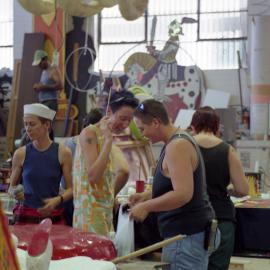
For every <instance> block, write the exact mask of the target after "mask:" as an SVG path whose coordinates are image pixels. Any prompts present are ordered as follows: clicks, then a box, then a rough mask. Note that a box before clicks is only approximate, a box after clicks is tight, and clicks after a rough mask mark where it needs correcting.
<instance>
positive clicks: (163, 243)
mask: <svg viewBox="0 0 270 270" xmlns="http://www.w3.org/2000/svg"><path fill="white" fill-rule="evenodd" d="M184 237H185V236H184V235H177V236H174V237H171V238H169V239H166V240H163V241H161V242H158V243H156V244H154V245H151V246H148V247H145V248H142V249H139V250H136V251H134V252H131V253H129V254H128V255H125V256H121V257H117V258H115V259H114V260H112V262H113V263H115V264H117V263H120V262H123V261H126V260H129V259H134V258H136V257H139V256H141V255H143V254H146V253H149V252H152V251H154V250H157V249H160V248H162V247H164V246H167V245H169V244H171V243H173V242H176V241H178V240H182V239H183V238H184Z"/></svg>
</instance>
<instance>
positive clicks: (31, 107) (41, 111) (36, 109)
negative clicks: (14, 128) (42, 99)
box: [23, 103, 56, 120]
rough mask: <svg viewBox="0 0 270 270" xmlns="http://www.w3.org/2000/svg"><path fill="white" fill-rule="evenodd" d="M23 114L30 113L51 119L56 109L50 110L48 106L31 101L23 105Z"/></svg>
mask: <svg viewBox="0 0 270 270" xmlns="http://www.w3.org/2000/svg"><path fill="white" fill-rule="evenodd" d="M23 114H24V115H26V114H31V115H36V116H39V117H42V118H45V119H49V120H53V119H54V116H55V114H56V111H54V110H51V109H50V108H49V107H47V106H45V105H43V104H40V103H33V104H26V105H24V106H23Z"/></svg>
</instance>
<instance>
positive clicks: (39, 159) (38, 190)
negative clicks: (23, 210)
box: [22, 142, 62, 208]
mask: <svg viewBox="0 0 270 270" xmlns="http://www.w3.org/2000/svg"><path fill="white" fill-rule="evenodd" d="M58 149H59V144H57V143H55V142H53V143H52V144H51V145H50V147H49V148H48V149H47V150H45V151H38V150H37V149H36V148H35V147H34V145H33V143H29V144H27V145H26V154H25V160H24V163H23V167H22V170H23V171H22V183H23V186H24V196H25V200H24V205H25V206H28V207H32V208H39V207H42V206H43V205H44V202H43V200H44V199H47V198H52V197H55V196H57V195H58V193H59V185H60V180H61V176H62V168H61V165H60V162H59V160H58Z"/></svg>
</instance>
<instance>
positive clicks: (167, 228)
mask: <svg viewBox="0 0 270 270" xmlns="http://www.w3.org/2000/svg"><path fill="white" fill-rule="evenodd" d="M179 137H180V138H181V137H182V138H183V139H187V140H189V141H190V142H191V143H192V144H193V146H194V147H195V145H194V143H195V142H194V140H193V139H192V138H191V137H190V135H188V134H187V133H185V132H181V133H180V134H175V135H174V136H173V137H172V138H171V139H170V141H171V140H173V139H176V138H179ZM195 149H196V151H197V154H198V156H200V152H199V150H198V148H197V147H195ZM179 155H181V153H179ZM164 156H165V148H164V149H163V150H162V151H161V155H160V158H159V161H158V164H157V168H156V171H155V175H154V181H153V198H156V197H159V196H162V195H163V194H165V193H167V192H169V191H171V190H173V186H172V181H171V179H170V178H169V177H167V176H165V175H164V174H163V172H162V162H163V159H164ZM202 166H204V164H203V160H202V158H201V157H200V158H199V165H198V167H197V169H196V170H195V171H194V173H193V179H194V180H193V181H194V190H193V196H192V199H191V200H190V201H189V202H188V203H186V204H185V205H183V206H182V207H179V208H176V209H173V210H170V211H164V212H158V213H157V216H158V225H159V230H160V234H161V236H162V237H163V238H168V237H173V236H175V235H177V234H186V235H191V234H195V233H199V232H202V231H204V230H205V228H206V226H207V225H208V223H209V222H210V220H211V219H213V218H214V216H215V214H214V211H213V208H212V206H211V204H210V202H209V199H208V196H207V192H206V183H204V178H203V172H204V171H203V169H202Z"/></svg>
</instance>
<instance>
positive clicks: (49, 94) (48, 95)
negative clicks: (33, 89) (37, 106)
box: [38, 70, 58, 102]
mask: <svg viewBox="0 0 270 270" xmlns="http://www.w3.org/2000/svg"><path fill="white" fill-rule="evenodd" d="M40 82H41V83H42V84H45V85H53V84H55V81H54V80H52V79H50V78H49V72H48V70H43V71H42V73H41V78H40ZM57 93H58V92H57V91H53V90H47V91H46V90H43V91H39V93H38V99H39V102H42V101H45V100H51V99H57Z"/></svg>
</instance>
